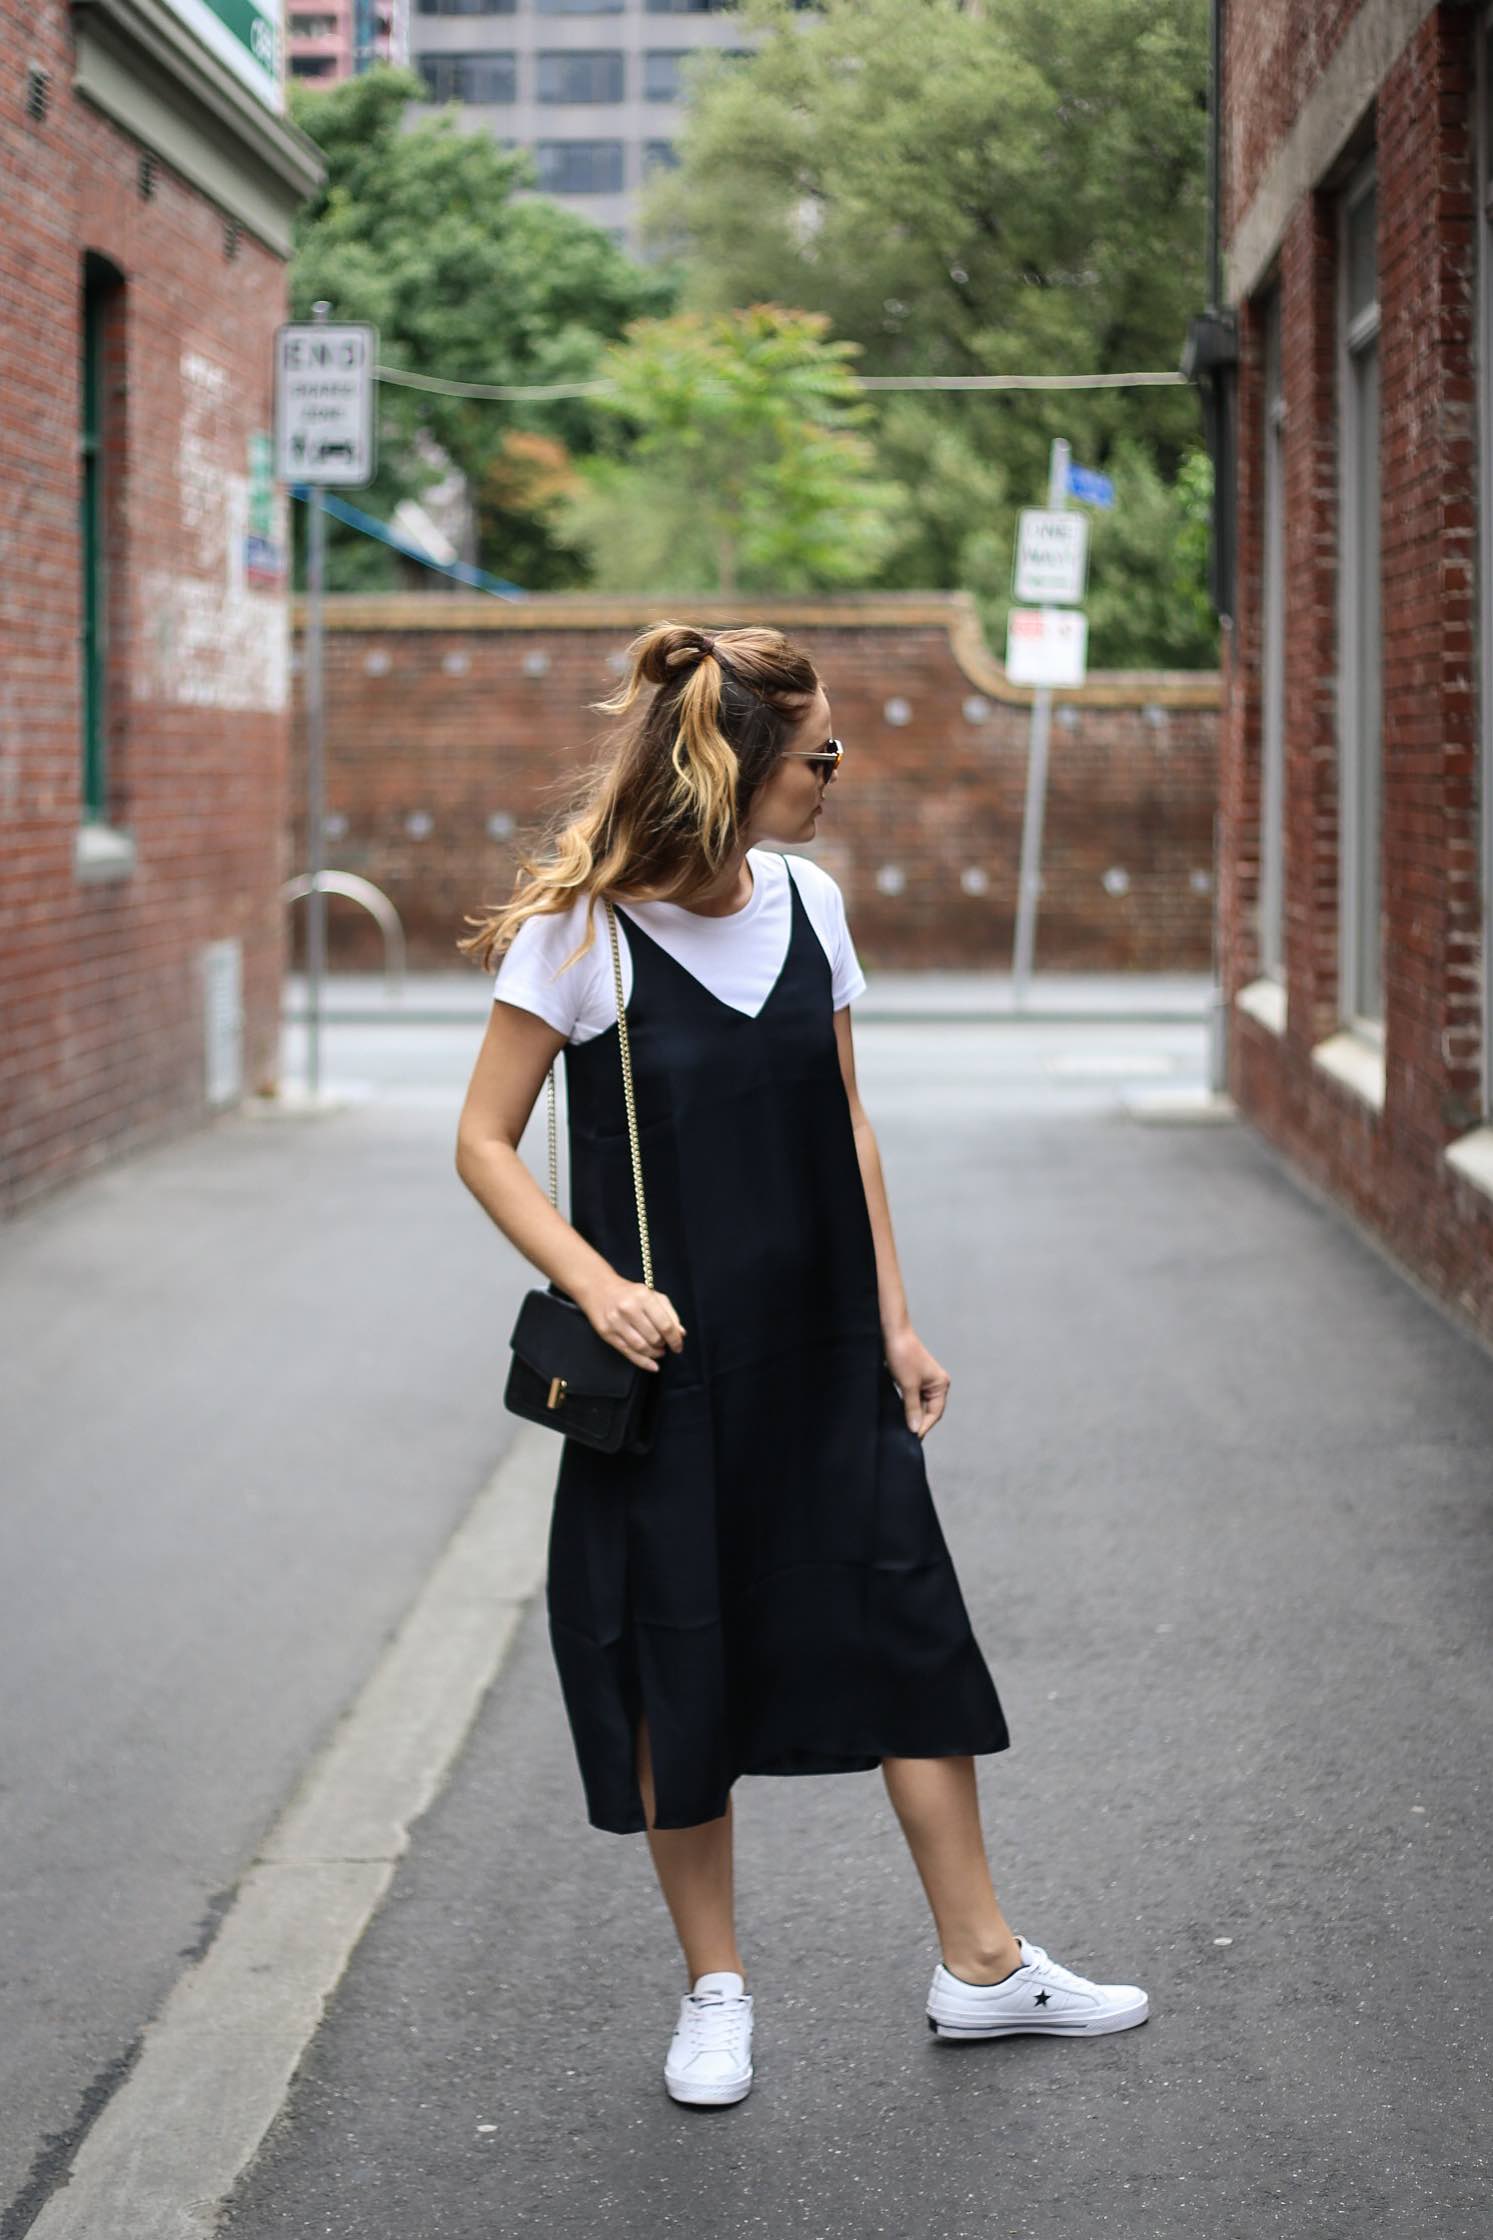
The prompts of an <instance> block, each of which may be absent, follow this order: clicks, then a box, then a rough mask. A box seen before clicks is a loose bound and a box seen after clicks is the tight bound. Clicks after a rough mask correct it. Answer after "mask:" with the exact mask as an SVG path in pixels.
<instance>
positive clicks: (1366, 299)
mask: <svg viewBox="0 0 1493 2240" xmlns="http://www.w3.org/2000/svg"><path fill="white" fill-rule="evenodd" d="M1378 223H1379V198H1378V195H1377V193H1376V191H1375V189H1374V188H1373V187H1370V188H1369V189H1368V191H1367V193H1366V194H1363V195H1360V196H1359V198H1358V200H1357V202H1354V203H1351V204H1350V205H1349V209H1348V317H1349V318H1350V319H1356V318H1357V317H1358V315H1359V313H1360V312H1361V311H1367V310H1368V309H1369V308H1370V307H1371V306H1372V305H1373V304H1374V303H1376V302H1377V301H1378V296H1379V270H1378V267H1379V256H1378Z"/></svg>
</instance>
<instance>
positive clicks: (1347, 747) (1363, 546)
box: [1338, 165, 1384, 1042]
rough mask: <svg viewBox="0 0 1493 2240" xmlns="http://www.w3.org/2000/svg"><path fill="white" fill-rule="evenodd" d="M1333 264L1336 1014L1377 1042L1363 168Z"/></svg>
mask: <svg viewBox="0 0 1493 2240" xmlns="http://www.w3.org/2000/svg"><path fill="white" fill-rule="evenodd" d="M1338 264H1339V275H1338V329H1339V351H1338V361H1339V399H1340V402H1339V412H1338V439H1339V440H1338V645H1339V653H1338V801H1339V821H1338V870H1339V881H1338V892H1339V898H1340V917H1339V960H1338V964H1339V975H1340V988H1341V1001H1340V1005H1339V1011H1340V1016H1341V1017H1342V1018H1343V1020H1344V1021H1345V1022H1346V1023H1347V1024H1349V1025H1351V1026H1354V1027H1356V1028H1358V1029H1359V1030H1360V1032H1363V1033H1366V1034H1367V1035H1369V1036H1370V1037H1371V1039H1373V1040H1375V1041H1377V1042H1382V1041H1383V1037H1384V1027H1383V1009H1384V976H1383V960H1382V947H1383V913H1382V902H1381V882H1380V868H1379V851H1380V835H1381V827H1382V812H1381V801H1382V793H1383V788H1382V783H1381V776H1380V767H1379V764H1380V724H1379V672H1380V664H1381V661H1382V657H1383V638H1382V631H1381V627H1380V600H1379V277H1378V197H1377V194H1376V192H1375V186H1374V173H1373V168H1372V166H1371V165H1369V166H1366V167H1365V168H1364V169H1363V170H1361V171H1360V172H1359V173H1358V174H1357V175H1356V177H1355V178H1354V179H1353V180H1352V181H1351V182H1350V184H1349V186H1348V188H1347V191H1346V192H1345V193H1344V195H1343V198H1342V202H1341V205H1340V209H1339V231H1338Z"/></svg>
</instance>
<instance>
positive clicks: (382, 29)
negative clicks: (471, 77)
mask: <svg viewBox="0 0 1493 2240" xmlns="http://www.w3.org/2000/svg"><path fill="white" fill-rule="evenodd" d="M285 34H286V35H285V45H286V55H287V60H288V63H289V68H290V74H291V76H292V77H293V78H304V79H305V80H306V81H307V82H308V83H309V84H312V85H327V86H330V85H336V84H337V83H338V81H339V80H340V79H342V78H350V77H351V76H352V74H353V72H354V71H355V70H356V69H357V68H358V67H359V63H360V59H361V62H362V67H364V68H365V69H366V68H367V66H368V64H369V63H370V62H406V61H408V59H409V51H410V44H409V0H291V4H290V6H289V7H288V8H287V10H286V26H285Z"/></svg>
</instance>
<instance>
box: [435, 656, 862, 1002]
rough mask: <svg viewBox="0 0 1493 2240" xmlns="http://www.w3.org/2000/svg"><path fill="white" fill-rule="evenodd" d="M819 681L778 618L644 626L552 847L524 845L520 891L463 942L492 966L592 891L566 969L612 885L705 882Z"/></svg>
mask: <svg viewBox="0 0 1493 2240" xmlns="http://www.w3.org/2000/svg"><path fill="white" fill-rule="evenodd" d="M650 685H651V686H652V687H653V688H654V689H653V691H652V694H651V696H649V697H648V698H647V699H644V698H643V694H644V690H645V688H646V687H647V686H650ZM818 687H819V676H818V672H817V670H816V669H815V667H814V665H813V663H812V662H811V661H810V659H809V657H808V655H807V654H806V653H804V652H803V651H802V650H801V648H799V647H798V646H795V645H794V644H792V643H791V641H790V640H789V639H787V638H786V637H784V635H783V633H782V632H781V631H780V630H773V629H769V628H767V627H765V626H762V627H759V626H757V625H755V624H752V625H747V626H745V627H743V628H741V629H726V630H719V631H716V632H714V633H712V632H710V631H708V630H701V629H697V628H696V627H695V626H694V625H693V624H691V623H687V622H655V623H654V624H653V625H652V626H651V627H650V628H649V629H646V630H643V631H641V632H640V633H639V634H638V636H637V637H635V638H634V639H633V641H632V643H631V645H630V646H629V647H628V649H627V671H626V674H625V675H624V677H623V680H622V683H621V684H620V685H619V686H618V688H617V690H616V691H615V692H614V693H613V694H612V695H611V696H610V698H608V699H606V700H593V701H592V702H590V705H591V706H592V707H593V708H596V709H598V710H599V711H600V712H601V713H602V714H605V715H612V716H621V717H625V718H626V719H627V720H626V721H625V722H624V723H623V724H622V726H621V729H620V730H619V731H618V732H617V733H616V734H615V735H614V736H613V738H612V739H611V740H610V741H609V742H608V745H607V749H606V751H605V752H604V753H603V755H602V756H601V757H600V759H599V760H597V761H596V762H594V763H593V764H592V765H591V767H590V768H589V769H587V770H586V771H585V772H584V773H583V774H582V777H581V779H580V781H579V782H578V784H577V785H576V787H575V789H574V790H573V792H572V794H571V796H570V798H569V799H568V800H567V801H566V802H565V803H563V804H562V805H561V807H560V809H559V810H558V812H557V813H556V816H555V820H554V823H553V825H552V828H551V829H550V830H549V831H548V833H547V834H546V835H545V839H546V841H547V845H545V846H543V847H542V848H541V849H540V850H538V851H536V854H535V855H534V856H531V855H529V854H521V855H520V857H519V865H520V876H519V880H518V883H517V885H516V887H515V891H514V894H513V896H512V899H511V900H510V901H508V902H506V903H503V904H501V905H494V906H492V907H490V908H486V909H484V910H482V911H481V912H480V913H478V914H476V915H474V914H473V913H471V912H467V913H465V923H466V924H468V925H471V926H475V928H476V929H477V930H476V931H475V932H474V933H470V934H464V935H462V936H461V937H459V939H458V940H457V943H456V946H457V948H458V949H460V950H462V951H464V952H465V953H467V954H469V955H472V956H475V957H476V958H477V959H478V961H479V962H480V963H481V964H483V965H484V966H485V967H487V969H489V970H491V969H492V968H493V966H494V965H495V964H496V961H497V959H498V958H499V957H500V956H501V954H502V952H503V951H504V949H506V948H507V946H508V944H509V942H510V941H511V940H512V939H513V936H514V934H515V933H516V932H517V931H518V929H519V927H520V926H521V925H522V924H523V921H524V920H525V918H529V917H535V916H542V915H548V914H553V913H558V912H559V911H562V910H566V909H568V908H569V907H570V905H571V904H572V903H573V902H574V901H575V899H576V897H577V896H578V895H585V896H586V897H587V898H588V899H587V905H586V916H585V928H586V930H585V938H584V940H583V941H581V942H580V943H579V944H578V945H577V947H576V948H574V949H573V950H572V951H571V953H570V955H569V956H568V957H567V958H566V959H565V962H564V964H563V965H562V966H561V967H560V969H561V970H562V971H566V970H568V969H569V967H570V966H571V965H572V964H574V963H575V962H576V960H577V959H578V958H580V957H583V956H584V955H585V953H586V951H587V950H588V949H589V948H590V946H591V943H592V941H593V939H594V938H595V931H596V904H597V901H598V899H599V898H600V897H601V896H602V895H603V894H608V895H616V896H619V897H620V898H621V899H622V900H624V901H637V902H677V903H681V904H684V905H688V904H689V903H690V902H692V901H693V900H694V899H695V898H696V897H697V896H699V895H701V894H704V893H706V892H707V891H708V890H709V888H710V886H711V885H712V883H713V882H714V880H715V879H716V878H717V877H718V876H719V873H720V870H721V866H722V865H723V864H724V863H725V862H726V861H727V859H728V858H729V856H730V854H731V851H732V849H733V848H734V847H735V846H736V845H737V843H738V841H739V838H740V834H741V830H742V827H743V825H744V824H745V823H746V821H747V818H748V816H749V814H750V812H751V806H752V802H753V801H754V799H755V798H756V796H757V794H758V793H759V792H760V791H761V789H762V787H763V786H764V785H765V784H766V783H767V781H768V779H769V778H770V777H771V776H772V774H773V771H774V770H775V769H776V768H777V766H778V763H779V761H780V760H781V757H782V753H783V749H784V747H785V745H786V744H787V742H788V740H789V738H790V737H791V736H792V734H793V732H794V730H795V729H796V728H797V726H798V724H799V723H800V722H801V721H802V720H803V716H804V714H805V712H806V706H807V703H808V702H809V701H811V700H812V699H813V697H814V694H815V692H816V691H817V690H818Z"/></svg>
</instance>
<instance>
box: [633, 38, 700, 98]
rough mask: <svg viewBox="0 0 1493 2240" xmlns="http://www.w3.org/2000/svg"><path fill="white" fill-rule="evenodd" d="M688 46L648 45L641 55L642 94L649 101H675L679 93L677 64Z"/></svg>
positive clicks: (686, 51) (686, 52)
mask: <svg viewBox="0 0 1493 2240" xmlns="http://www.w3.org/2000/svg"><path fill="white" fill-rule="evenodd" d="M693 51H694V50H693V48H690V47H650V48H649V49H648V52H647V53H646V54H645V55H644V57H643V94H644V98H645V99H646V100H649V101H677V100H678V99H679V95H680V91H681V88H680V83H679V65H680V63H681V62H683V60H684V58H685V56H686V55H687V54H691V53H693Z"/></svg>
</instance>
